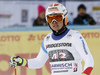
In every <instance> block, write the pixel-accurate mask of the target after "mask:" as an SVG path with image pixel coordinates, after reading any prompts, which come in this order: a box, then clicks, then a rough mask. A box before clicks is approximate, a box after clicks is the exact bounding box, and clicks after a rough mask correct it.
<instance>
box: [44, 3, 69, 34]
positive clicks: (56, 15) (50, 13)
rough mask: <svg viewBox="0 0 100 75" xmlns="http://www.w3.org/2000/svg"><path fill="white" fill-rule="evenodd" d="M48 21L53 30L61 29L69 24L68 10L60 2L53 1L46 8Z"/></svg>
mask: <svg viewBox="0 0 100 75" xmlns="http://www.w3.org/2000/svg"><path fill="white" fill-rule="evenodd" d="M45 16H46V21H47V24H48V25H49V27H50V28H51V29H52V30H53V31H57V32H58V31H59V30H61V29H62V28H63V27H66V25H67V24H68V11H67V9H66V8H65V7H64V6H63V5H62V4H60V3H53V4H51V5H49V6H48V8H47V9H46V14H45Z"/></svg>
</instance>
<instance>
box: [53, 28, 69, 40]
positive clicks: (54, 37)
mask: <svg viewBox="0 0 100 75" xmlns="http://www.w3.org/2000/svg"><path fill="white" fill-rule="evenodd" d="M69 31H70V29H67V30H66V31H65V32H64V33H63V34H61V35H59V36H56V35H54V33H52V39H53V40H60V39H61V38H63V37H64V36H65V35H66V34H67V33H68V32H69Z"/></svg>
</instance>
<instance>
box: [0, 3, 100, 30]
mask: <svg viewBox="0 0 100 75" xmlns="http://www.w3.org/2000/svg"><path fill="white" fill-rule="evenodd" d="M55 2H57V1H0V28H3V27H13V26H27V27H31V26H32V23H33V21H34V19H36V18H37V16H38V10H37V7H38V5H43V6H44V7H45V8H47V6H48V5H50V4H52V3H55ZM80 4H84V5H85V6H86V7H87V13H89V14H90V15H91V16H92V17H93V18H94V19H95V20H96V21H97V23H98V24H100V10H99V11H93V10H92V8H93V7H94V6H98V7H100V1H84V2H83V1H66V2H65V6H66V8H67V9H68V12H69V20H70V21H73V19H74V18H75V17H76V16H77V14H78V12H77V7H78V5H80ZM22 10H26V11H27V15H26V16H27V18H26V20H27V21H26V22H22ZM71 13H72V14H73V15H71ZM4 15H6V16H4ZM7 15H11V16H9V17H8V16H7Z"/></svg>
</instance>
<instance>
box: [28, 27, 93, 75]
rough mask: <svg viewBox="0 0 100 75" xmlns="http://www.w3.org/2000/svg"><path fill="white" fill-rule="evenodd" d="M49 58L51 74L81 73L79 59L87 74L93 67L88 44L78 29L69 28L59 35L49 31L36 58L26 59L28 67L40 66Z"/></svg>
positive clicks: (80, 74)
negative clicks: (83, 63)
mask: <svg viewBox="0 0 100 75" xmlns="http://www.w3.org/2000/svg"><path fill="white" fill-rule="evenodd" d="M48 58H49V60H50V65H51V75H82V65H81V61H82V60H84V62H85V65H84V71H83V72H86V73H87V75H90V74H89V71H91V69H92V68H93V65H94V60H93V57H92V55H91V53H90V51H89V49H88V46H87V44H86V42H85V40H84V38H83V37H82V35H81V34H80V33H79V32H78V31H74V30H69V29H67V31H66V32H65V33H63V34H62V35H60V36H55V35H54V34H53V33H49V34H48V35H47V36H46V37H45V38H44V40H43V41H42V43H41V49H40V52H39V54H38V56H37V57H36V58H33V59H29V60H28V68H32V69H38V68H41V67H42V66H43V65H44V64H45V62H46V61H47V59H48Z"/></svg>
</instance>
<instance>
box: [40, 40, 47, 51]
mask: <svg viewBox="0 0 100 75" xmlns="http://www.w3.org/2000/svg"><path fill="white" fill-rule="evenodd" d="M41 47H42V49H43V51H44V52H45V53H47V50H46V49H45V47H44V40H43V41H42V43H41Z"/></svg>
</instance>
